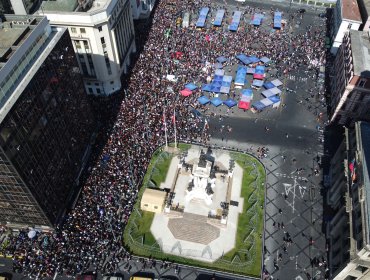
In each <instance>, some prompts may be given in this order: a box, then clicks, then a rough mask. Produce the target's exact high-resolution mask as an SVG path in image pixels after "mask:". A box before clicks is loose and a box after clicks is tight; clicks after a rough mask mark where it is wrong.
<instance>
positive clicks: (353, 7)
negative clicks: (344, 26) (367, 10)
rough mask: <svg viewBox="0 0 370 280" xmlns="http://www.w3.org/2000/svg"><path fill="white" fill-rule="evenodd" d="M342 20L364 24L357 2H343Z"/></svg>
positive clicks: (344, 0)
mask: <svg viewBox="0 0 370 280" xmlns="http://www.w3.org/2000/svg"><path fill="white" fill-rule="evenodd" d="M342 18H343V19H348V20H353V21H358V22H360V23H361V22H362V19H361V14H360V9H359V7H358V4H357V1H356V0H342Z"/></svg>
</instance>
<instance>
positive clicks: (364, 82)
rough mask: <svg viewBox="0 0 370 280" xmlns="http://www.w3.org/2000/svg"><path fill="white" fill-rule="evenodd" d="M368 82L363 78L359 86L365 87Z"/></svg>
mask: <svg viewBox="0 0 370 280" xmlns="http://www.w3.org/2000/svg"><path fill="white" fill-rule="evenodd" d="M365 84H366V80H365V79H361V80H360V82H359V83H358V86H359V87H364V86H365Z"/></svg>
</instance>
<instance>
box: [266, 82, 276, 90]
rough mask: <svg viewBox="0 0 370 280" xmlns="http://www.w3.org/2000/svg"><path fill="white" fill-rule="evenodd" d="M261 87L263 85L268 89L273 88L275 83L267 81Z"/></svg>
mask: <svg viewBox="0 0 370 280" xmlns="http://www.w3.org/2000/svg"><path fill="white" fill-rule="evenodd" d="M263 87H264V88H265V89H270V88H274V87H275V85H274V84H273V83H271V82H267V83H264V84H263Z"/></svg>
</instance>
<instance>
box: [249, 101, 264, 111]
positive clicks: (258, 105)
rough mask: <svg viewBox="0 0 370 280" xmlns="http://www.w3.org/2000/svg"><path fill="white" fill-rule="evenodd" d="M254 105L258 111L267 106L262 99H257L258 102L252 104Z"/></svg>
mask: <svg viewBox="0 0 370 280" xmlns="http://www.w3.org/2000/svg"><path fill="white" fill-rule="evenodd" d="M252 107H253V108H254V109H256V110H258V111H261V110H263V109H265V108H266V105H265V104H263V103H262V102H260V101H256V102H254V103H253V104H252Z"/></svg>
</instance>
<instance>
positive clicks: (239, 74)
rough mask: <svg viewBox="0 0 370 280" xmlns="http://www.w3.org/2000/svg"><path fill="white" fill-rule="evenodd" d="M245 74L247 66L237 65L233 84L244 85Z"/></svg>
mask: <svg viewBox="0 0 370 280" xmlns="http://www.w3.org/2000/svg"><path fill="white" fill-rule="evenodd" d="M246 74H247V67H245V66H240V65H238V69H237V71H236V76H235V82H234V83H235V85H237V86H244V84H245V82H246V81H247V80H246V79H245V75H246Z"/></svg>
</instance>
